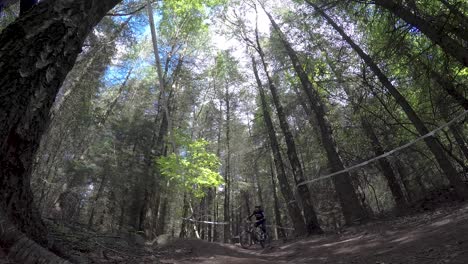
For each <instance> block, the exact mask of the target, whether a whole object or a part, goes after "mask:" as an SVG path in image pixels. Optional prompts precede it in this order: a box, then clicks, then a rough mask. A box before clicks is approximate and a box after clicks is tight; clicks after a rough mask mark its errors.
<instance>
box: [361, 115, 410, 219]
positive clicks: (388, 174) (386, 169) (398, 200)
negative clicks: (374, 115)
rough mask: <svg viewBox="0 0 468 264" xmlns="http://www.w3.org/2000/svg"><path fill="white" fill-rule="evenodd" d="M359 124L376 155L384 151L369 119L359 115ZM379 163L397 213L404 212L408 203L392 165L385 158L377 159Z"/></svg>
mask: <svg viewBox="0 0 468 264" xmlns="http://www.w3.org/2000/svg"><path fill="white" fill-rule="evenodd" d="M361 124H362V126H363V129H364V132H365V133H366V135H367V137H368V138H369V140H370V141H371V145H372V148H373V150H374V153H375V155H376V156H380V155H383V154H384V153H385V151H384V148H383V147H382V144H381V143H380V141H379V139H378V138H377V135H376V134H375V131H374V129H373V127H372V125H371V124H370V123H369V121H368V120H367V119H366V118H365V117H364V116H361ZM379 165H380V168H381V169H382V173H383V175H384V176H385V179H386V180H387V184H388V187H389V188H390V191H391V192H392V196H393V199H394V200H395V205H396V208H397V209H398V211H399V213H405V212H406V210H407V209H408V203H407V201H406V198H405V194H404V192H403V190H402V189H401V186H400V184H399V182H398V179H397V177H396V175H395V173H394V172H393V168H392V165H391V164H390V162H389V161H388V160H387V158H382V159H379Z"/></svg>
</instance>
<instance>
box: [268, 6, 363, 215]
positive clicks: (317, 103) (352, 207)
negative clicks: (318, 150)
mask: <svg viewBox="0 0 468 264" xmlns="http://www.w3.org/2000/svg"><path fill="white" fill-rule="evenodd" d="M264 11H265V13H266V14H267V16H268V18H269V19H270V21H271V24H272V25H273V28H274V29H275V31H276V32H277V33H278V35H279V37H280V41H281V43H282V44H283V46H284V48H285V50H286V53H287V54H288V56H289V58H290V60H291V62H292V65H293V68H294V70H295V72H296V74H297V76H298V77H299V80H300V81H301V84H302V88H303V90H304V92H305V94H306V95H307V98H308V100H309V104H310V107H311V108H312V109H313V111H314V114H315V118H316V120H317V125H318V127H319V130H320V138H321V140H322V144H323V147H324V148H325V151H326V153H327V157H328V162H329V163H330V166H331V168H332V170H333V171H341V170H343V169H344V165H343V161H342V159H341V156H340V154H339V152H338V147H337V144H336V142H335V139H334V138H333V130H332V127H331V124H330V121H329V119H328V117H327V114H326V110H325V104H324V102H323V100H322V98H321V97H320V95H319V94H318V92H317V90H316V89H315V88H314V86H313V84H312V82H311V81H310V80H309V76H308V74H307V73H306V72H305V70H304V69H303V68H302V65H301V63H300V61H299V58H298V56H297V54H296V52H295V51H294V49H293V48H292V47H291V44H290V43H289V42H288V41H287V40H286V37H285V36H284V34H283V33H282V31H281V28H280V27H279V26H278V24H277V23H276V22H275V20H274V19H273V17H272V16H271V14H270V13H268V12H267V11H266V10H265V8H264ZM350 177H351V176H350V174H349V173H348V172H344V173H342V174H340V175H337V176H334V177H333V184H334V185H335V190H336V192H337V194H338V199H339V202H340V205H341V208H342V210H343V215H344V218H345V221H346V223H347V224H353V223H354V222H356V221H362V220H364V219H365V218H367V216H366V212H365V211H364V209H363V208H362V206H361V204H360V203H359V200H358V197H357V195H356V192H355V190H354V187H353V184H352V182H351V178H350Z"/></svg>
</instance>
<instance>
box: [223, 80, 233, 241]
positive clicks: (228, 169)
mask: <svg viewBox="0 0 468 264" xmlns="http://www.w3.org/2000/svg"><path fill="white" fill-rule="evenodd" d="M224 102H225V104H226V169H225V172H224V174H225V176H224V181H225V188H224V221H225V222H231V215H230V208H229V206H230V199H231V193H230V192H231V175H230V174H231V149H230V147H231V144H230V139H231V137H230V136H231V135H230V133H231V129H230V126H231V125H230V122H231V107H230V102H229V87H228V86H226V94H225V98H224ZM223 241H224V243H229V242H230V241H231V225H230V224H227V225H224V240H223Z"/></svg>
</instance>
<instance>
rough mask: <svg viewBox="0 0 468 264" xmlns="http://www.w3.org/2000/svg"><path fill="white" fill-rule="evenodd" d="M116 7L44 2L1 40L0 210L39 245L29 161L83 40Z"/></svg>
mask: <svg viewBox="0 0 468 264" xmlns="http://www.w3.org/2000/svg"><path fill="white" fill-rule="evenodd" d="M118 2H119V0H104V1H103V0H100V1H97V0H94V1H93V0H75V1H58V0H49V1H43V2H41V3H39V4H38V5H37V6H36V7H35V8H33V9H31V10H30V11H29V12H26V13H25V14H24V15H23V16H22V17H21V18H19V19H17V20H16V21H15V22H13V23H12V24H10V25H9V26H8V27H7V28H5V29H4V30H3V31H2V32H1V35H0V61H1V62H3V63H0V75H1V76H2V78H1V79H0V87H2V92H0V98H1V99H0V167H1V168H2V169H1V170H0V193H1V198H0V207H1V208H3V210H4V211H5V213H6V215H7V216H8V217H9V218H10V220H11V221H12V222H13V223H15V224H16V225H17V226H18V228H19V229H20V230H21V231H22V232H24V233H26V234H27V235H28V236H30V237H31V238H32V239H34V240H35V241H37V242H39V243H40V244H42V245H44V244H45V242H46V233H47V231H46V227H45V225H44V224H43V222H42V220H41V219H40V216H39V214H38V212H37V210H36V209H35V206H34V203H33V195H32V192H31V189H30V177H31V175H30V174H31V167H32V162H33V157H34V154H35V153H36V151H37V149H38V147H39V141H40V137H41V135H42V134H43V133H44V131H45V130H46V127H47V125H48V123H49V118H50V117H49V111H50V108H51V106H52V103H53V102H54V99H55V96H56V95H57V92H58V90H59V88H60V86H61V85H62V83H63V80H64V79H65V76H66V75H67V74H68V72H69V71H70V70H71V68H72V67H73V65H74V63H75V59H76V57H77V55H78V53H80V51H81V47H82V45H83V42H84V40H85V38H86V36H87V35H88V33H89V32H90V31H91V30H92V28H93V27H94V26H95V25H96V24H97V23H98V22H99V21H100V20H101V19H102V17H103V16H104V15H105V14H106V13H107V11H108V10H110V9H111V8H113V7H114V6H115V5H116V4H117V3H118Z"/></svg>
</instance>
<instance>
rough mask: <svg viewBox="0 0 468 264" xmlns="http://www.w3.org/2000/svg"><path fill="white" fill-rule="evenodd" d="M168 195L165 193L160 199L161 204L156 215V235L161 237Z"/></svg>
mask: <svg viewBox="0 0 468 264" xmlns="http://www.w3.org/2000/svg"><path fill="white" fill-rule="evenodd" d="M168 195H169V194H168V193H167V192H166V193H165V194H164V196H163V199H162V204H161V210H160V211H161V212H160V213H159V214H158V224H157V227H156V235H157V236H159V235H162V234H164V232H165V231H166V219H167V213H168V211H169V200H168Z"/></svg>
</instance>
